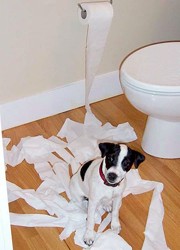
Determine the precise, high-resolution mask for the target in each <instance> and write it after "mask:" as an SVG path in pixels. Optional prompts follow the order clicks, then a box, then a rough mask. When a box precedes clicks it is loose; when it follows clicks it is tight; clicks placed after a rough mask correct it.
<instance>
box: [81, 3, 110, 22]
mask: <svg viewBox="0 0 180 250" xmlns="http://www.w3.org/2000/svg"><path fill="white" fill-rule="evenodd" d="M112 2H113V1H112V0H110V3H111V4H112ZM78 7H79V8H80V9H81V17H82V19H86V16H87V13H86V10H85V9H83V7H82V6H81V4H80V3H78Z"/></svg>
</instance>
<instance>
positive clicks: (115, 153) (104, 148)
mask: <svg viewBox="0 0 180 250" xmlns="http://www.w3.org/2000/svg"><path fill="white" fill-rule="evenodd" d="M99 149H100V150H101V157H102V158H104V157H105V156H106V159H105V161H106V168H107V169H109V168H110V167H112V166H116V165H117V162H118V157H119V154H120V146H119V145H118V144H114V143H109V142H105V143H100V144H99Z"/></svg>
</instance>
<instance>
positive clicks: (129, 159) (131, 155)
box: [122, 147, 145, 172]
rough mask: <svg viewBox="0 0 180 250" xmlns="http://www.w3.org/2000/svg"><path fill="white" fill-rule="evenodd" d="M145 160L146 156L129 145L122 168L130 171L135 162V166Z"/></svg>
mask: <svg viewBox="0 0 180 250" xmlns="http://www.w3.org/2000/svg"><path fill="white" fill-rule="evenodd" d="M144 160H145V156H144V155H143V154H141V153H140V152H138V151H135V150H132V149H130V148H129V147H128V153H127V156H125V157H124V159H123V161H122V169H123V170H124V171H126V172H128V171H129V170H130V169H131V167H132V165H133V164H134V166H135V168H138V166H139V165H140V164H141V163H142V162H143V161H144Z"/></svg>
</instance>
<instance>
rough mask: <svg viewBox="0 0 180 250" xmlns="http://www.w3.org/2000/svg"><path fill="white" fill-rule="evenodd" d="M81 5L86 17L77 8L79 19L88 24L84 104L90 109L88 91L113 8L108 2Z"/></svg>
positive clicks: (101, 52)
mask: <svg viewBox="0 0 180 250" xmlns="http://www.w3.org/2000/svg"><path fill="white" fill-rule="evenodd" d="M81 6H82V8H83V9H84V10H86V18H85V19H83V17H82V16H81V9H80V8H79V9H78V16H79V20H80V22H81V23H82V24H85V25H88V32H87V40H86V58H85V85H86V93H85V104H86V109H87V110H90V106H89V93H90V90H91V86H92V83H93V80H94V78H95V75H96V73H97V70H98V67H99V64H100V62H101V59H102V55H103V51H104V47H105V44H106V40H107V36H108V33H109V28H110V26H111V21H112V18H113V8H112V5H111V4H110V3H109V2H96V3H82V4H81Z"/></svg>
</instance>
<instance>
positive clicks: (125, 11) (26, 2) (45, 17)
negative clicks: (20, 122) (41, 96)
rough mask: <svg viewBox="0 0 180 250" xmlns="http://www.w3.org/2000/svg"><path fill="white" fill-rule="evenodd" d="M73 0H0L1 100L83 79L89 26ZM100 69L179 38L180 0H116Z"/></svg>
mask: <svg viewBox="0 0 180 250" xmlns="http://www.w3.org/2000/svg"><path fill="white" fill-rule="evenodd" d="M78 2H79V1H77V0H76V1H72V0H59V1H58V0H31V1H30V0H1V1H0V104H4V103H7V102H12V101H14V100H17V99H21V98H23V97H27V96H31V95H35V94H38V93H41V92H44V91H48V90H50V89H54V88H56V87H59V86H61V85H64V84H67V83H71V82H74V81H77V80H80V79H84V47H85V38H86V27H85V26H82V25H81V24H80V23H79V21H78V18H77V8H78V7H77V3H78ZM113 7H114V19H113V23H112V27H111V31H110V34H109V38H108V41H107V46H106V49H105V53H104V57H103V62H102V64H101V66H100V70H99V73H100V74H102V73H107V72H112V71H116V70H118V68H119V65H120V62H121V60H122V59H123V57H124V56H125V55H126V54H128V53H129V52H130V51H132V50H134V49H135V48H137V47H140V46H143V45H146V44H149V43H152V42H157V41H164V40H180V28H179V24H180V1H179V0H114V1H113Z"/></svg>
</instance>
